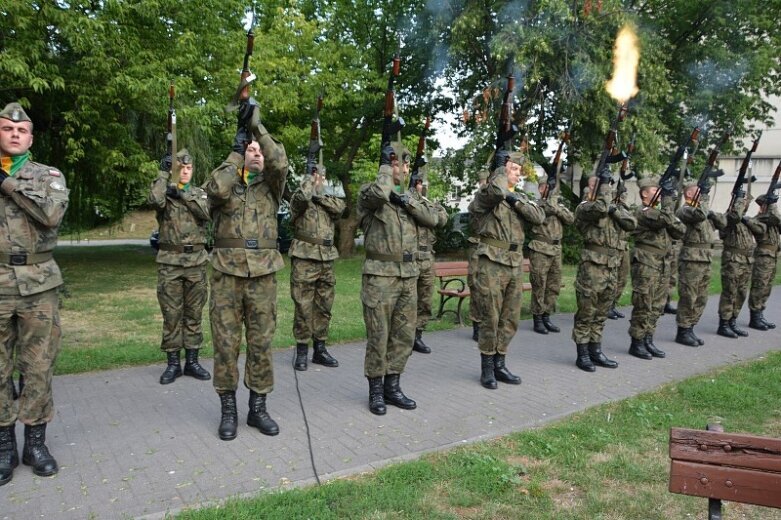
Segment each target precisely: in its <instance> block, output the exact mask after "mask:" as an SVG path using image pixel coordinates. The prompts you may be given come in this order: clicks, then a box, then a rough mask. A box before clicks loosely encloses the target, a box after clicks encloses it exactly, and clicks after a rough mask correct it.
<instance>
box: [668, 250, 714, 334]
mask: <svg viewBox="0 0 781 520" xmlns="http://www.w3.org/2000/svg"><path fill="white" fill-rule="evenodd" d="M710 271H711V267H710V262H687V261H681V262H680V263H679V265H678V313H677V316H676V318H675V320H676V322H677V323H678V326H679V327H683V328H688V327H694V326H695V325H697V324H698V323H699V322H700V318H701V317H702V313H703V312H704V311H705V305H706V304H707V303H708V288H709V287H710Z"/></svg>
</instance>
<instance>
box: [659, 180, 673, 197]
mask: <svg viewBox="0 0 781 520" xmlns="http://www.w3.org/2000/svg"><path fill="white" fill-rule="evenodd" d="M659 187H660V188H661V189H662V195H665V196H673V195H675V179H673V178H672V177H668V178H667V179H664V180H663V181H662V182H661V184H659Z"/></svg>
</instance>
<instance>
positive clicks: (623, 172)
mask: <svg viewBox="0 0 781 520" xmlns="http://www.w3.org/2000/svg"><path fill="white" fill-rule="evenodd" d="M636 139H637V134H632V140H631V141H629V144H628V145H627V147H626V158H625V159H624V160H623V161H621V169H620V170H619V172H618V184H617V185H616V196H615V198H614V199H613V204H618V203H619V202H621V195H623V194H624V193H626V181H628V180H629V179H631V178H632V177H636V175H635V172H634V170H630V169H629V159H631V157H632V154H634V153H635V150H636V149H637V146H636V145H635V141H636Z"/></svg>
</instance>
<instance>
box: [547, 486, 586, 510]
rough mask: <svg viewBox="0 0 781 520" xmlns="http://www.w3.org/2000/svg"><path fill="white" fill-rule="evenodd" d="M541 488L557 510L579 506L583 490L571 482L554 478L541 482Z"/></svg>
mask: <svg viewBox="0 0 781 520" xmlns="http://www.w3.org/2000/svg"><path fill="white" fill-rule="evenodd" d="M542 489H544V490H545V491H547V493H548V494H549V495H550V498H551V500H553V503H554V504H555V506H556V510H557V511H561V510H567V511H569V510H573V509H575V508H577V507H580V502H581V500H582V498H583V492H582V491H581V490H579V489H577V488H576V487H575V486H573V485H572V484H569V483H567V482H564V481H563V480H559V479H556V478H554V479H550V480H547V481H546V482H545V483H543V485H542Z"/></svg>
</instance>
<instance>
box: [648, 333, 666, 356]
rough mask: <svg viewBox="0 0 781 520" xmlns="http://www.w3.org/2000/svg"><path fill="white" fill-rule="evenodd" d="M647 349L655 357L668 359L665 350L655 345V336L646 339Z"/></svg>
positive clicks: (651, 335)
mask: <svg viewBox="0 0 781 520" xmlns="http://www.w3.org/2000/svg"><path fill="white" fill-rule="evenodd" d="M645 349H646V350H647V351H648V352H650V353H651V355H652V356H653V357H658V358H663V357H667V354H665V353H664V351H663V350H661V349H660V348H659V347H657V346H656V345H654V336H653V334H648V335H647V336H646V337H645Z"/></svg>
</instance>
